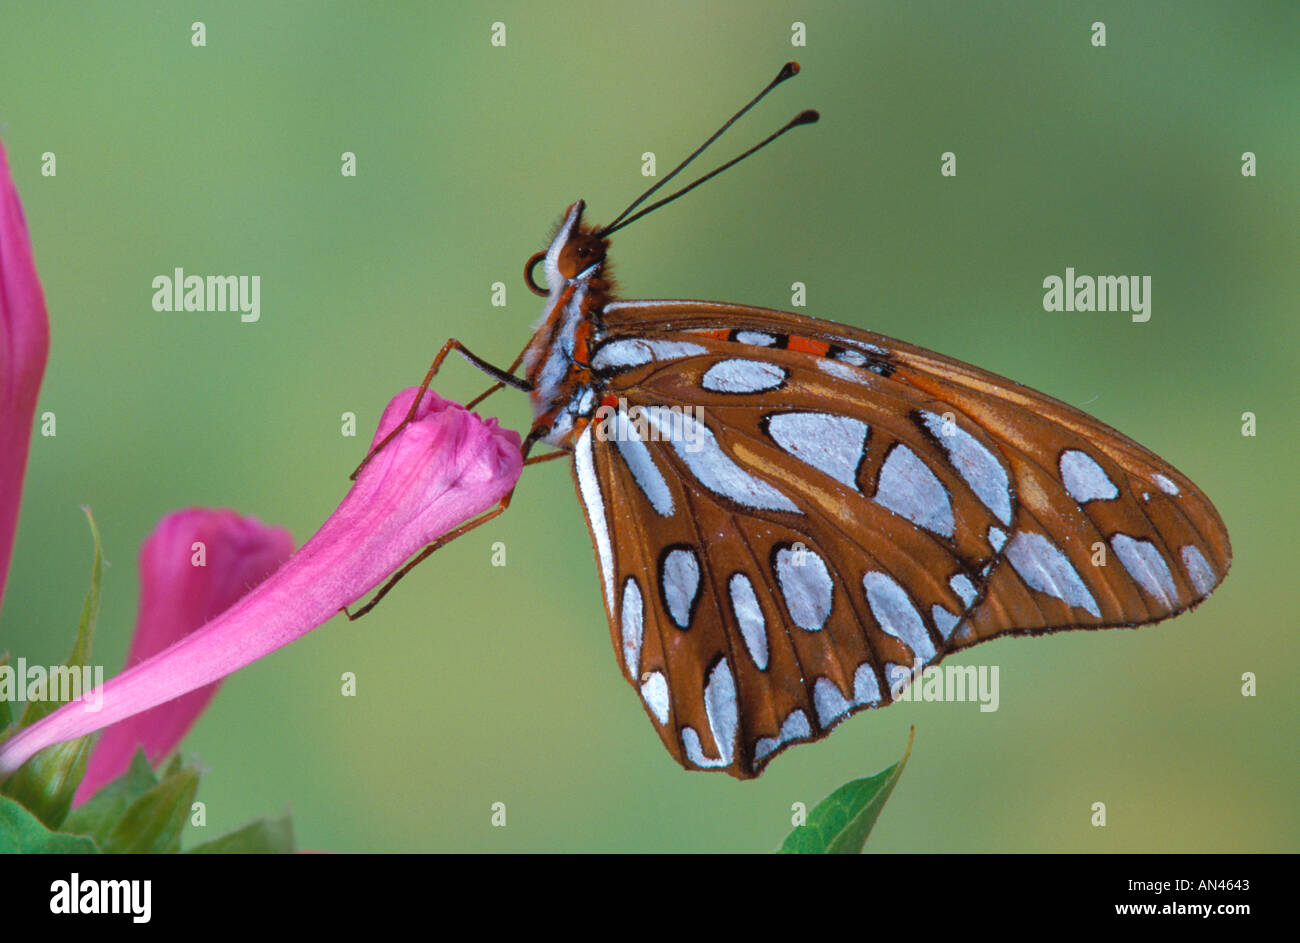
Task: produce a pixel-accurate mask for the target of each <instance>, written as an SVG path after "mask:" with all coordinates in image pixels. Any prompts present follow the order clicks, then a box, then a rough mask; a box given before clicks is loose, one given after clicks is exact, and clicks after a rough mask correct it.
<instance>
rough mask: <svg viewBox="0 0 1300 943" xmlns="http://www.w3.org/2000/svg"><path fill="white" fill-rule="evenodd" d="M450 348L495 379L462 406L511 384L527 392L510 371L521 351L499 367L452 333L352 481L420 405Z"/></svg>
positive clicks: (519, 359) (520, 358) (529, 386)
mask: <svg viewBox="0 0 1300 943" xmlns="http://www.w3.org/2000/svg"><path fill="white" fill-rule="evenodd" d="M453 350H456V351H459V352H460V354H461V356H462V357H464V358H465V359H466V360H468V361H469V362H470V363H472V364H473V365H474V366H476V367H478V368H479V369H480V370H482V371H483V372H484V373H486V374H487V375H488V376H490V377H493V378H494V379H495V380H496V381H497V382H496V383H495V384H493V385H492V386H491V387H489V388H488V390H487V392H485V393H481V394H480V395H478V396H476V397H475V398H474V399H472V400H471V401H470V403H469V405H468V406H467V407H466V408H467V409H472V408H473V407H474V406H476V405H477V404H478V403H480V402H482V401H483V400H484V399H486V398H487V397H488V396H490V395H491V394H492V393H495V392H496V391H497V390H499V389H501V388H502V387H504V386H512V387H514V388H515V389H517V390H523V391H524V392H528V391H529V390H531V389H532V384H531V383H529V382H528V381H527V380H521V379H519V377H517V376H515V375H514V373H515V370H516V369H517V368H518V366H519V364H520V363H522V362H523V359H524V354H523V351H520V353H519V356H518V357H516V358H515V362H514V363H512V364H511V365H510V367H509V369H507V370H502V369H501V368H500V367H494V366H492V364H490V363H488V362H487V361H486V360H484V359H483V358H481V357H479V356H478V355H477V354H475V353H473V352H472V351H471V350H470V349H469V348H468V347H466V346H465V345H464V344H462V343H461V342H460V341H458V340H456V338H454V337H453V338H451V339H450V340H448V341H447V343H445V344H443V345H442V350H440V351H438V355H437V356H436V357H434V358H433V363H432V364H430V365H429V372H428V373H426V374H425V375H424V381H423V382H422V383H421V384H420V389H419V392H417V393H416V394H415V399H414V400H413V401H412V402H411V408H410V409H409V410H407V412H406V418H405V419H403V420H402V421H401V422H399V423H398V424H397V425H396V426H394V427H393V430H392V431H391V432H389V433H388V435H386V436H384V438H383V439H382V440H381V441H380V442H379V444H378V445H376V446H375V447H374V448H372V449H371V450H370V451H369V452H367V453H366V457H365V458H364V459H362V460H361V464H360V465H358V466H357V467H356V468H355V469H353V471H352V474H351V475H349V476H348V478H349V479H350V480H352V481H356V480H357V475H359V474H361V470H362V469H363V468H365V467H366V466H367V465H369V464H370V460H371V459H372V458H374V457H375V455H376V454H378V453H379V451H380V450H381V449H382V448H383V447H384V446H386V445H387V444H388V443H389V442H390V441H392V439H393V437H394V436H396V435H397V434H398V433H399V432H401V431H402V430H403V429H405V428H406V427H407V425H408V424H409V423H410V422H411V420H412V419H414V418H415V412H416V410H417V409H419V408H420V402H421V401H422V400H423V399H424V394H425V392H426V391H427V390H428V389H429V384H431V383H432V382H433V378H434V377H435V376H436V375H437V373H438V370H439V368H440V367H442V362H443V360H445V359H446V357H447V354H449V353H450V352H451V351H453Z"/></svg>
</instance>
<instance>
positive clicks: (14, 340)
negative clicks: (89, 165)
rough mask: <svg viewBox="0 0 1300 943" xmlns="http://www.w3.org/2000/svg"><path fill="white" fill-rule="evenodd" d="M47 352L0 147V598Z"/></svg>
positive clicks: (41, 302)
mask: <svg viewBox="0 0 1300 943" xmlns="http://www.w3.org/2000/svg"><path fill="white" fill-rule="evenodd" d="M49 350H50V324H49V320H48V318H47V317H46V315H45V297H44V295H43V294H42V293H41V282H40V279H38V278H37V277H36V263H35V262H34V261H33V260H32V245H31V240H30V239H29V238H28V235H27V222H26V220H24V219H23V205H22V203H21V201H19V199H18V190H17V189H16V188H15V187H14V182H13V179H12V178H11V177H10V176H9V160H8V158H7V157H6V155H5V150H4V146H3V145H0V600H2V599H3V598H4V588H5V577H6V576H7V575H8V573H9V557H10V554H11V553H12V552H13V543H14V530H15V528H16V527H17V525H18V505H19V501H20V499H21V498H22V493H23V472H24V470H25V469H26V467H27V447H28V444H29V443H30V441H31V437H32V415H33V414H34V413H35V411H36V396H37V393H39V392H40V388H41V377H42V376H43V375H44V373H45V359H46V356H47V355H48V354H49Z"/></svg>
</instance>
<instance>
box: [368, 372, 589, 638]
mask: <svg viewBox="0 0 1300 943" xmlns="http://www.w3.org/2000/svg"><path fill="white" fill-rule="evenodd" d="M516 365H517V364H516ZM511 369H513V368H511ZM484 395H486V394H484ZM545 431H546V430H545V429H536V430H533V432H530V433H529V434H528V437H527V438H526V439H524V442H523V445H522V446H521V448H520V451H521V452H522V453H523V456H524V464H525V465H535V464H537V463H538V462H549V461H551V460H552V459H556V458H560V457H561V456H564V455H568V454H569V453H568V452H566V451H564V450H563V449H560V450H557V451H555V452H548V453H547V454H545V455H537V456H534V457H532V458H529V457H528V453H529V452H530V451H531V450H532V447H533V445H534V444H536V442H537V440H538V439H539V438H540V437H541V436H542V435H543V434H544V433H545ZM514 495H515V489H514V488H511V489H510V493H509V494H507V495H506V496H505V497H504V498H502V499H501V502H500V503H499V504H498V505H497V506H496V507H494V508H493V509H492V510H490V511H486V512H484V513H483V514H481V515H479V516H478V517H476V518H474V520H472V521H467V522H466V523H464V524H461V525H460V526H459V527H457V528H456V529H455V530H452V531H448V532H447V533H445V534H443V535H442V536H441V537H439V538H438V539H437V540H435V541H434V542H433V543H431V544H429V546H427V547H425V548H424V549H423V550H421V551H420V552H419V554H417V555H416V556H415V557H413V558H411V559H410V560H409V561H407V563H406V564H405V565H404V566H403V567H402V568H401V569H400V570H398V571H397V572H396V573H394V574H393V575H392V576H391V577H389V579H388V582H386V583H385V584H384V585H383V586H381V587H380V588H379V591H378V592H377V593H375V595H374V597H373V598H372V599H371V600H370V602H368V603H366V604H365V605H364V606H362V607H361V608H360V609H358V610H357V611H356V612H349V611H348V608H347V606H344V607H343V609H342V612H343V614H344V615H345V616H347V617H348V621H349V622H355V621H356V620H357V619H360V618H361V617H362V616H364V615H365V614H366V613H367V612H369V611H370V610H371V609H373V608H375V606H376V605H378V603H379V600H381V599H383V598H384V597H385V596H386V595H388V592H389V590H391V589H392V588H393V587H394V586H396V585H397V582H398V580H400V579H401V578H402V577H403V576H405V575H406V574H407V573H410V572H411V571H412V570H413V569H415V568H416V567H417V566H419V565H420V564H421V563H422V562H424V559H425V557H427V556H429V554H431V553H433V552H434V551H435V550H438V549H439V548H441V547H445V546H446V545H447V544H449V543H451V542H452V541H453V540H455V539H456V538H457V537H463V536H464V535H465V534H468V533H469V532H470V531H472V530H473V529H474V528H476V527H480V526H482V525H483V524H486V523H487V522H488V521H490V520H492V519H493V518H494V517H496V516H497V515H499V514H500V513H501V512H502V511H504V510H505V509H506V508H508V507H510V499H511V498H513V497H514Z"/></svg>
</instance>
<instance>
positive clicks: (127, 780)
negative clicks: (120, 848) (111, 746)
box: [63, 747, 158, 846]
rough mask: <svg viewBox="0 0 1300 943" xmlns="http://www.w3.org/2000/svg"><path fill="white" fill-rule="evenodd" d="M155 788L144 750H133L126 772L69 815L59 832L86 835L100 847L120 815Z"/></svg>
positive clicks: (152, 772) (154, 778) (155, 778)
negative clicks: (133, 753)
mask: <svg viewBox="0 0 1300 943" xmlns="http://www.w3.org/2000/svg"><path fill="white" fill-rule="evenodd" d="M157 785H158V777H157V776H156V775H155V774H154V771H153V767H151V766H150V765H149V760H148V758H147V757H146V756H145V755H144V748H143V747H141V748H137V749H136V751H135V756H133V757H131V765H130V766H129V767H128V768H127V771H126V772H125V773H123V774H122V775H121V776H119V777H118V778H117V779H115V780H113V781H112V782H111V783H108V784H107V785H105V786H101V787H100V788H99V789H98V790H96V791H95V794H94V795H93V796H92V797H91V798H90V799H89V800H88V801H86V802H85V803H84V804H82V805H79V806H77V808H75V809H73V810H72V811H71V812H69V813H68V817H67V818H66V819H64V821H63V830H64V831H67V832H73V833H74V834H77V835H89V836H90V837H92V838H93V839H95V841H96V842H98V843H99V844H100V845H101V846H103V845H104V844H105V843H106V842H107V841H108V836H109V834H110V833H111V832H112V831H113V827H114V826H115V825H116V824H117V822H118V820H119V819H120V818H121V817H122V814H123V813H124V812H126V810H127V809H128V808H130V806H131V805H132V803H134V802H135V801H136V800H137V799H139V798H140V797H141V796H143V795H144V794H145V793H147V792H148V791H149V790H150V789H152V788H154V787H155V786H157Z"/></svg>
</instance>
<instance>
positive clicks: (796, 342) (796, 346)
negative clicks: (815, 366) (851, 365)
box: [785, 334, 831, 357]
mask: <svg viewBox="0 0 1300 943" xmlns="http://www.w3.org/2000/svg"><path fill="white" fill-rule="evenodd" d="M785 348H786V350H797V351H799V352H800V353H805V354H816V355H817V356H818V357H825V356H826V354H827V353H828V352H829V351H830V349H831V345H830V344H828V343H826V342H825V341H819V340H813V339H812V338H811V337H798V336H796V335H793V334H791V335H790V338H789V339H788V340H787V341H786V345H785Z"/></svg>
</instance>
